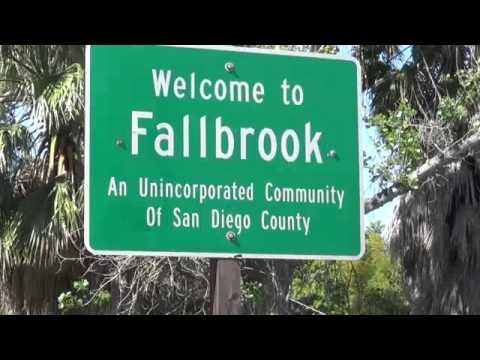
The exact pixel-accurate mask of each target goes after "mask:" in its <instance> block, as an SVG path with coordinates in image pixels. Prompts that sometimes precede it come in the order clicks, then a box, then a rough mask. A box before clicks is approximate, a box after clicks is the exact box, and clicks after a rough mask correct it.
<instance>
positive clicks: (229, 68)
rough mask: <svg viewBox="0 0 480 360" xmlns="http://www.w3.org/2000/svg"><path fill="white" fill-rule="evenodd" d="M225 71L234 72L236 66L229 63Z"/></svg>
mask: <svg viewBox="0 0 480 360" xmlns="http://www.w3.org/2000/svg"><path fill="white" fill-rule="evenodd" d="M225 70H226V71H227V72H234V71H235V64H234V63H232V62H228V63H226V64H225Z"/></svg>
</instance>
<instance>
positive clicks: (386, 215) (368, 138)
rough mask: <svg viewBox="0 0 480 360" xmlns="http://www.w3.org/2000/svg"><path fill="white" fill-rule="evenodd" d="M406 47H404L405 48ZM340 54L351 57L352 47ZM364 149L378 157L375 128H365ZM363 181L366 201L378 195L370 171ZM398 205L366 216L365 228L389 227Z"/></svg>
mask: <svg viewBox="0 0 480 360" xmlns="http://www.w3.org/2000/svg"><path fill="white" fill-rule="evenodd" d="M405 46H406V45H404V46H403V47H405ZM339 48H340V53H339V55H345V56H351V53H350V51H351V45H340V46H339ZM409 52H410V50H409V49H407V50H406V51H405V55H406V56H405V58H408V57H409V56H410V55H409ZM364 103H365V104H366V107H367V108H366V109H365V110H364V111H365V113H368V102H367V101H365V100H364ZM362 136H363V149H364V151H365V152H366V153H367V156H372V157H374V158H376V157H378V154H377V149H376V148H375V145H374V142H373V139H375V137H376V130H375V129H373V128H370V129H366V128H365V126H363V132H362ZM363 179H364V197H365V199H367V198H369V197H371V196H372V195H374V194H376V193H377V192H378V191H379V190H380V188H379V187H378V185H377V184H374V183H372V182H371V181H370V177H369V174H368V171H367V170H366V169H365V170H364V174H363ZM397 204H398V199H395V200H394V201H392V202H390V203H388V204H385V205H384V206H383V207H381V208H379V209H377V210H375V211H373V212H371V213H369V214H368V215H367V216H366V219H365V226H368V224H370V223H371V222H373V221H378V220H379V221H381V222H382V223H383V224H384V225H388V224H389V223H390V221H391V219H392V215H393V211H394V209H395V206H396V205H397Z"/></svg>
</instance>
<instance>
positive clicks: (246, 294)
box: [241, 281, 265, 314]
mask: <svg viewBox="0 0 480 360" xmlns="http://www.w3.org/2000/svg"><path fill="white" fill-rule="evenodd" d="M241 301H242V304H243V306H244V307H245V308H246V309H247V313H248V314H258V313H259V311H261V309H263V307H264V305H265V291H264V288H263V284H262V283H261V282H258V281H246V282H242V287H241Z"/></svg>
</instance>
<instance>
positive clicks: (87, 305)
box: [58, 279, 111, 315]
mask: <svg viewBox="0 0 480 360" xmlns="http://www.w3.org/2000/svg"><path fill="white" fill-rule="evenodd" d="M110 302H111V295H110V293H109V292H108V291H106V290H99V291H92V290H90V284H89V282H88V280H87V279H81V280H78V281H74V282H73V290H71V291H67V292H63V293H61V294H60V296H59V297H58V310H60V312H61V313H62V314H64V315H67V314H79V313H88V312H91V311H92V310H95V309H97V310H98V309H101V308H103V307H106V306H108V305H109V304H110Z"/></svg>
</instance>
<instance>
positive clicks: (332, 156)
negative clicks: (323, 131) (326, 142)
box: [327, 150, 337, 158]
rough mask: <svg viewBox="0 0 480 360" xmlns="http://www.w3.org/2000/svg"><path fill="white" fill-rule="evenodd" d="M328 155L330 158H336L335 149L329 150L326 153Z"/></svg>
mask: <svg viewBox="0 0 480 360" xmlns="http://www.w3.org/2000/svg"><path fill="white" fill-rule="evenodd" d="M327 156H328V157H331V158H336V157H337V152H336V151H335V150H330V151H329V152H328V154H327Z"/></svg>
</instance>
